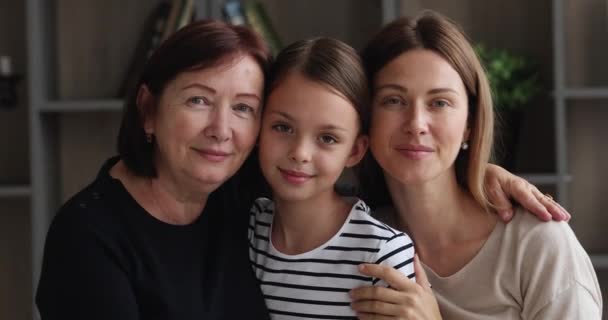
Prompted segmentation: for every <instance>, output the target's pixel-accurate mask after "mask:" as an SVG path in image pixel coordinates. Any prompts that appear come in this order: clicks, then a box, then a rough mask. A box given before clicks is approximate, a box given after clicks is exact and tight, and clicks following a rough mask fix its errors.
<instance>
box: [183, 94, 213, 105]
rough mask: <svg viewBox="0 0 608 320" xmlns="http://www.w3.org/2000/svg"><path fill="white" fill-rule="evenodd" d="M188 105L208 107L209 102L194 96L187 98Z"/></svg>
mask: <svg viewBox="0 0 608 320" xmlns="http://www.w3.org/2000/svg"><path fill="white" fill-rule="evenodd" d="M188 104H190V105H195V106H206V105H209V100H208V99H207V98H205V97H202V96H194V97H190V98H188Z"/></svg>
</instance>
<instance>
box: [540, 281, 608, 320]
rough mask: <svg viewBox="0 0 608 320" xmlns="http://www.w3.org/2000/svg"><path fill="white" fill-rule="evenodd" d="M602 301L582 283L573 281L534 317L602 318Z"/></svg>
mask: <svg viewBox="0 0 608 320" xmlns="http://www.w3.org/2000/svg"><path fill="white" fill-rule="evenodd" d="M601 308H602V306H601V303H600V304H598V301H596V300H595V298H594V297H593V294H592V293H591V292H590V291H589V290H588V289H587V288H585V286H583V285H581V284H580V283H578V282H577V283H573V284H572V285H570V287H569V288H568V289H566V290H564V291H563V292H562V293H560V294H559V295H557V296H556V297H554V298H553V299H552V300H551V301H550V302H549V303H548V304H547V305H546V306H545V307H543V308H542V309H541V310H540V311H539V312H538V313H537V314H536V316H534V318H533V319H535V320H545V319H546V320H549V319H585V320H601V319H602V309H601Z"/></svg>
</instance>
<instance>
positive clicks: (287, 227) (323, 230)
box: [271, 190, 352, 254]
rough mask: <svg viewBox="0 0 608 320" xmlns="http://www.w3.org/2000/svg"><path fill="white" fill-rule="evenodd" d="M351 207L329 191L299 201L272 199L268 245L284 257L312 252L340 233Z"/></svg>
mask: <svg viewBox="0 0 608 320" xmlns="http://www.w3.org/2000/svg"><path fill="white" fill-rule="evenodd" d="M351 206H352V205H351V204H350V203H348V202H347V201H345V200H344V199H343V198H341V197H340V196H339V195H337V194H336V193H335V192H334V191H333V190H332V191H331V192H327V193H325V194H322V195H319V196H317V197H315V198H313V199H307V200H302V201H290V200H283V199H280V198H276V199H275V212H274V214H275V216H274V221H273V225H272V231H271V233H272V235H271V239H272V243H273V245H274V246H275V248H276V249H277V250H279V251H281V252H284V253H287V254H300V253H304V252H308V251H310V250H313V249H315V248H317V247H319V246H320V245H322V244H324V243H325V242H327V241H328V240H329V239H331V238H332V237H333V236H334V235H335V234H336V233H337V232H338V231H339V230H340V228H341V227H342V225H343V224H344V221H345V220H346V218H347V216H348V214H349V212H350V209H351Z"/></svg>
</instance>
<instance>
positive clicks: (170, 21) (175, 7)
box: [161, 0, 183, 41]
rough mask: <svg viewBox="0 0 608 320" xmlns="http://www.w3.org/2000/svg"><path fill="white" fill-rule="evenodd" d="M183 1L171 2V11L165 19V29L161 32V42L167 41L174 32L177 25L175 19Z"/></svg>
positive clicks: (175, 0) (173, 0)
mask: <svg viewBox="0 0 608 320" xmlns="http://www.w3.org/2000/svg"><path fill="white" fill-rule="evenodd" d="M182 3H183V0H172V1H171V11H170V13H169V17H168V18H167V23H166V24H165V29H164V30H163V35H162V38H161V39H162V41H165V40H167V38H169V36H170V35H171V34H172V33H173V32H175V30H176V29H175V25H176V24H177V19H178V15H179V12H180V10H181V9H182Z"/></svg>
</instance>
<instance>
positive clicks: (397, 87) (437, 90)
mask: <svg viewBox="0 0 608 320" xmlns="http://www.w3.org/2000/svg"><path fill="white" fill-rule="evenodd" d="M382 89H395V90H397V91H401V92H404V93H405V92H407V91H408V90H407V88H406V87H404V86H401V85H398V84H384V85H381V86H378V87H376V90H382ZM444 92H451V93H454V94H456V95H460V94H459V93H458V91H456V90H454V89H452V88H435V89H431V90H429V91H428V92H427V93H428V94H438V93H444Z"/></svg>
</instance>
